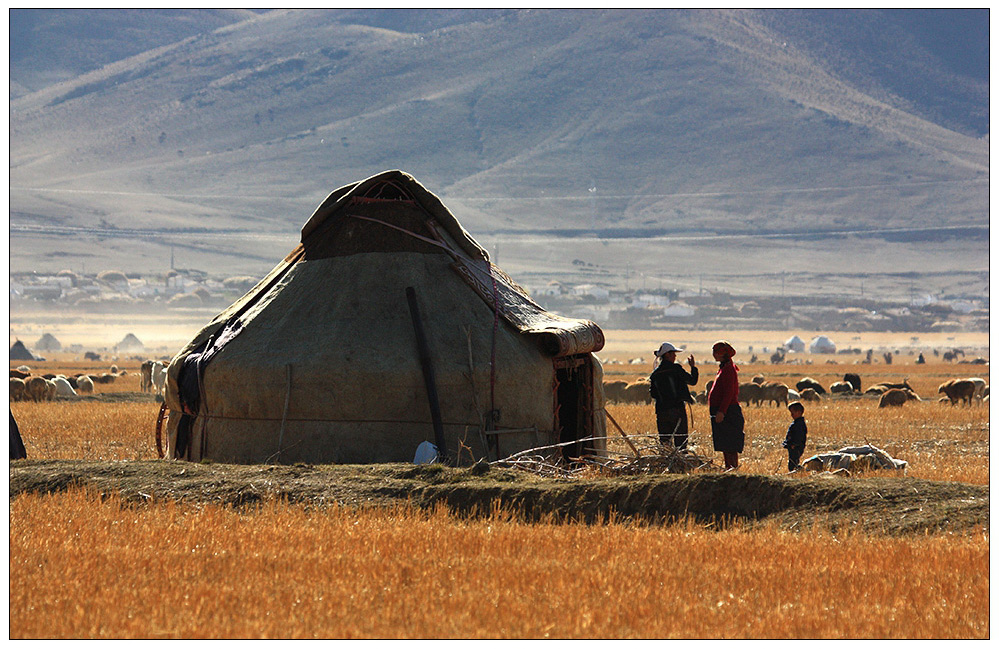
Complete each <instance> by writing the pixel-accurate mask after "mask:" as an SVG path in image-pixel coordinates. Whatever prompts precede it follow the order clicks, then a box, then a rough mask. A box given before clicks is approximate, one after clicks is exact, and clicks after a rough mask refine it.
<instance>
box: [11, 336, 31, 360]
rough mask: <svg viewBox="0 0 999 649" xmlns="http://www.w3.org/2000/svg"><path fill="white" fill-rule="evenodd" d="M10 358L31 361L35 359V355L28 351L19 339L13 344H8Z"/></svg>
mask: <svg viewBox="0 0 999 649" xmlns="http://www.w3.org/2000/svg"><path fill="white" fill-rule="evenodd" d="M10 360H12V361H33V360H35V356H34V354H32V353H31V352H30V351H28V348H27V347H25V346H24V343H22V342H21V341H20V340H15V341H14V344H13V345H11V346H10Z"/></svg>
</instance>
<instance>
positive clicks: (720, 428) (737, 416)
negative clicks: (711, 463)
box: [708, 340, 746, 471]
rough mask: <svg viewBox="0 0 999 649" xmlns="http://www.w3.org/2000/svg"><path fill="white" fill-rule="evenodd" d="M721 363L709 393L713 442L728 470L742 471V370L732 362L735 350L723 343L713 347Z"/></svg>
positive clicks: (713, 352)
mask: <svg viewBox="0 0 999 649" xmlns="http://www.w3.org/2000/svg"><path fill="white" fill-rule="evenodd" d="M711 353H712V355H713V356H714V357H715V360H716V361H718V375H717V376H716V377H715V381H714V384H712V386H711V392H709V393H708V413H709V414H710V416H711V441H712V443H713V444H714V447H715V450H716V451H718V452H720V453H721V454H722V457H724V458H725V470H726V471H732V470H734V469H737V468H739V453H742V447H743V445H744V444H745V441H746V434H745V431H744V427H745V420H744V419H743V417H742V407H741V406H740V405H739V368H738V367H736V365H735V363H733V362H732V357H733V356H735V348H734V347H732V345H731V344H729V343H728V342H727V341H724V340H719V341H718V342H716V343H715V344H714V345H713V346H712V347H711Z"/></svg>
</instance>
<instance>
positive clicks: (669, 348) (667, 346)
mask: <svg viewBox="0 0 999 649" xmlns="http://www.w3.org/2000/svg"><path fill="white" fill-rule="evenodd" d="M682 351H683V350H682V349H680V348H679V347H674V346H673V343H663V344H661V345H659V350H658V351H656V356H665V355H666V354H668V353H670V352H682Z"/></svg>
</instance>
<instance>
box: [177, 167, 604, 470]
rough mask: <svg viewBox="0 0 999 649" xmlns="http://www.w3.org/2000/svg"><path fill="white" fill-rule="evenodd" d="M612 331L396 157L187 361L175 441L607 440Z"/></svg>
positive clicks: (372, 447) (579, 451) (453, 449)
mask: <svg viewBox="0 0 999 649" xmlns="http://www.w3.org/2000/svg"><path fill="white" fill-rule="evenodd" d="M421 330H422V333H421ZM421 338H422V342H421ZM602 346H603V332H602V331H601V330H600V328H599V327H598V326H597V325H596V324H594V323H592V322H589V321H585V320H574V319H569V318H562V317H559V316H555V315H553V314H551V313H548V312H546V311H545V310H544V309H542V308H541V307H540V306H539V305H538V304H537V303H535V302H534V301H533V300H532V299H531V298H530V297H529V296H528V295H527V293H526V292H525V291H524V290H523V289H522V288H520V287H519V286H518V285H517V284H516V283H515V282H514V281H513V280H512V279H511V278H510V277H509V276H507V275H506V274H505V273H503V271H502V270H500V269H499V268H497V267H496V266H495V265H493V264H492V263H491V262H490V261H489V256H488V253H487V252H486V251H485V249H483V248H482V247H481V246H480V245H479V244H478V243H477V242H476V241H475V240H474V239H472V237H471V235H469V234H468V232H466V231H465V229H464V228H463V227H462V226H461V224H460V223H459V222H458V221H457V219H456V218H455V217H454V215H453V214H451V212H450V211H449V210H448V209H447V208H446V207H445V206H444V204H443V203H441V201H440V199H439V198H437V197H436V196H435V195H434V194H432V193H431V192H429V191H428V190H427V189H426V188H424V187H423V186H422V185H421V184H420V183H419V182H417V181H416V179H414V178H413V177H412V176H410V175H409V174H406V173H404V172H401V171H386V172H383V173H381V174H378V175H376V176H372V177H371V178H368V179H366V180H363V181H360V182H357V183H352V184H350V185H346V186H344V187H341V188H339V189H337V190H335V191H334V192H333V193H331V194H330V196H329V197H328V198H327V199H326V200H325V201H324V202H323V203H322V204H321V205H320V206H319V208H318V209H317V210H316V211H315V213H314V214H313V215H312V217H311V218H310V219H309V220H308V222H307V223H306V224H305V226H304V227H303V228H302V239H301V243H300V244H299V245H298V246H297V247H296V248H295V249H294V250H292V251H291V253H289V254H288V255H287V256H286V257H285V258H284V260H282V261H281V262H280V263H278V265H277V266H276V267H275V268H274V269H273V270H272V271H271V272H270V274H268V275H267V276H266V277H264V278H263V279H262V280H261V281H260V282H258V283H257V284H256V286H254V287H253V288H252V289H251V290H250V291H249V292H248V293H246V294H245V295H244V296H243V297H241V298H240V299H239V300H237V301H236V302H235V303H234V304H233V305H232V306H230V307H229V308H228V309H226V310H225V311H223V312H222V313H221V314H219V315H218V316H217V317H216V318H215V319H214V320H213V321H212V322H211V323H209V324H208V325H207V326H206V327H205V328H204V329H202V331H201V332H199V333H198V334H197V336H195V338H194V339H193V340H192V341H191V342H190V343H189V344H188V345H187V346H186V347H185V348H184V349H183V350H182V351H181V352H180V353H179V354H178V355H177V356H176V357H175V358H174V359H173V361H172V362H171V363H170V366H169V369H168V376H169V378H168V382H167V388H166V394H165V401H166V404H167V407H168V408H169V411H170V414H169V418H168V420H167V430H168V440H169V442H168V447H167V455H168V456H169V457H173V458H182V459H188V460H192V461H201V460H213V461H218V462H231V463H247V464H249V463H264V462H281V463H294V462H309V463H313V464H323V463H373V462H412V461H413V459H414V457H415V454H416V450H417V448H418V447H419V446H420V445H421V444H422V443H423V442H425V441H431V442H434V443H435V445H437V446H443V447H444V448H442V449H440V451H441V453H442V455H443V456H445V457H447V458H449V460H451V461H452V462H455V463H470V462H473V461H476V460H479V459H490V460H494V459H499V458H501V457H506V456H508V455H510V454H512V453H515V452H519V451H522V450H526V449H531V448H537V447H541V446H549V445H557V444H562V445H563V446H560V447H559V449H560V451H561V452H562V454H563V456H564V457H566V458H572V457H579V456H581V455H584V454H603V453H604V452H605V448H606V442H605V420H604V417H605V415H604V411H603V406H604V403H603V384H602V369H601V366H600V363H599V361H597V359H596V357H595V356H594V355H593V352H595V351H599V349H601V348H602ZM434 395H436V398H435V397H434Z"/></svg>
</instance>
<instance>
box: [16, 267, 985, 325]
mask: <svg viewBox="0 0 999 649" xmlns="http://www.w3.org/2000/svg"><path fill="white" fill-rule="evenodd" d="M258 280H259V278H257V277H249V276H239V277H225V278H217V277H210V276H208V275H207V274H206V273H204V272H202V271H198V270H184V269H170V270H169V271H168V272H166V273H162V274H151V275H136V274H130V273H128V274H127V273H124V272H121V271H117V270H107V271H101V272H100V273H97V274H95V275H85V274H82V273H75V272H72V271H68V270H64V271H60V272H58V273H52V274H44V273H21V274H12V275H11V277H10V285H9V297H10V303H11V306H12V308H16V307H17V306H18V305H19V304H21V303H32V302H36V303H37V302H41V303H49V304H58V305H60V306H66V307H74V308H79V309H82V310H85V311H92V312H102V311H108V312H112V311H121V310H123V309H136V310H140V311H141V310H144V309H145V310H148V309H164V310H178V309H187V310H190V309H199V308H204V309H207V310H216V309H221V308H225V307H226V306H228V305H230V304H231V303H232V302H233V301H234V300H235V299H237V298H239V297H240V296H242V295H244V294H245V293H246V291H248V290H249V289H250V288H252V287H253V286H254V285H255V284H256V283H257V281H258ZM525 288H526V290H527V291H528V293H530V295H531V297H532V298H533V299H534V300H535V301H536V302H538V303H539V304H540V305H541V306H542V307H544V308H545V309H547V310H549V311H551V312H553V313H558V314H561V315H565V316H568V317H574V318H585V319H589V320H593V321H594V322H597V323H598V324H600V325H601V326H603V327H605V328H608V329H615V328H619V329H657V328H662V329H669V328H704V329H725V328H732V329H762V330H781V331H789V330H790V331H802V332H807V331H855V332H864V331H927V332H928V331H988V327H989V305H988V302H987V300H985V301H977V300H969V299H953V300H946V299H943V298H942V297H935V296H930V295H925V296H919V297H916V298H910V299H906V300H901V301H898V302H889V301H884V302H876V301H874V300H873V299H872V298H857V299H848V298H835V297H830V298H826V299H822V298H816V297H814V296H812V297H809V298H808V299H807V300H802V301H801V302H800V303H796V302H794V301H792V300H790V299H787V298H784V297H782V296H745V297H740V296H734V295H730V294H728V293H724V292H719V291H709V290H705V289H694V290H692V289H689V288H668V287H662V288H659V289H656V290H651V289H648V288H633V289H627V288H625V289H621V288H617V287H615V286H614V285H612V284H610V283H606V282H604V283H601V282H594V281H588V282H579V283H571V282H566V281H551V280H549V281H544V282H538V283H536V284H528V285H526V286H525ZM802 342H803V341H802Z"/></svg>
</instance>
